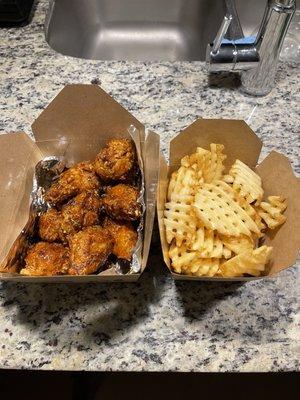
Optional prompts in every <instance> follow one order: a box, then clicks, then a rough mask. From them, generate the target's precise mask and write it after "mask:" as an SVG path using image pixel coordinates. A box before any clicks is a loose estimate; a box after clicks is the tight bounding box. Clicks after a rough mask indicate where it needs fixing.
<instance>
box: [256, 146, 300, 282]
mask: <svg viewBox="0 0 300 400" xmlns="http://www.w3.org/2000/svg"><path fill="white" fill-rule="evenodd" d="M256 171H257V173H258V174H259V175H260V177H261V178H262V182H263V188H264V196H265V199H267V197H268V196H270V195H273V196H282V197H284V198H286V201H287V209H286V211H285V212H284V215H285V216H286V217H287V219H286V222H285V223H284V224H283V225H281V226H280V227H279V228H278V229H275V230H270V229H269V230H268V231H267V235H266V239H265V244H267V245H268V246H272V247H273V251H272V256H271V262H270V270H269V275H274V274H276V273H277V272H279V271H281V270H283V269H286V268H288V267H290V266H291V265H293V264H294V263H295V262H296V260H297V256H298V253H299V248H300V181H299V179H298V178H297V177H296V176H295V174H294V171H293V169H292V166H291V163H290V161H289V159H288V158H287V157H285V156H284V155H282V154H280V153H277V152H276V151H272V152H271V153H270V154H269V155H268V156H267V157H266V158H265V159H264V160H263V161H262V162H261V163H260V164H259V165H258V167H257V168H256Z"/></svg>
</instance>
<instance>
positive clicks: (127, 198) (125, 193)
mask: <svg viewBox="0 0 300 400" xmlns="http://www.w3.org/2000/svg"><path fill="white" fill-rule="evenodd" d="M138 195H139V192H138V190H137V189H136V188H134V187H133V186H129V185H124V184H122V183H120V184H119V185H116V186H112V187H109V188H107V190H106V194H105V196H104V198H103V206H104V209H105V211H106V212H107V214H108V215H109V216H110V217H111V218H114V219H118V220H125V221H133V220H137V219H139V218H140V217H141V215H142V207H141V204H140V203H139V202H138Z"/></svg>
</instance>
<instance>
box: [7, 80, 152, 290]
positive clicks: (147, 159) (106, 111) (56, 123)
mask: <svg viewBox="0 0 300 400" xmlns="http://www.w3.org/2000/svg"><path fill="white" fill-rule="evenodd" d="M32 131H33V133H34V137H35V142H34V141H33V140H31V139H30V138H29V137H28V136H27V135H26V134H25V133H18V134H14V135H12V134H9V135H2V136H0V138H1V142H0V144H1V145H2V148H4V150H3V153H4V154H9V155H10V156H11V157H10V158H12V159H13V160H14V159H15V160H16V162H15V163H10V164H9V163H8V164H9V165H7V158H6V157H3V158H2V160H1V164H0V165H1V171H3V174H2V177H3V176H13V177H14V176H15V174H17V173H18V172H19V175H17V176H18V179H17V180H16V179H14V181H13V183H14V186H13V190H9V191H8V190H7V191H5V192H4V194H3V193H2V195H1V196H2V197H1V199H0V205H1V206H2V205H3V204H4V206H2V207H1V213H2V212H3V215H4V214H5V216H6V217H5V219H3V218H1V223H0V227H1V228H2V229H1V233H2V236H0V245H1V248H0V250H1V253H0V255H1V256H2V257H3V259H4V258H5V257H6V255H7V253H8V250H9V249H10V248H11V246H12V244H13V243H14V241H15V239H16V238H17V237H18V236H19V234H20V232H21V231H22V229H23V228H24V226H25V224H26V223H27V221H28V215H29V206H30V195H31V192H32V182H33V173H34V167H35V165H36V164H37V163H38V162H39V161H40V160H41V159H42V158H44V157H47V156H52V155H55V156H58V157H59V156H61V157H64V159H66V160H67V162H68V164H70V165H71V164H73V163H76V162H79V161H83V160H88V159H93V158H94V157H95V156H96V154H97V153H98V152H99V149H100V148H101V147H103V145H104V144H105V143H106V141H107V139H109V138H111V137H125V138H130V137H131V138H133V140H134V141H135V144H136V146H137V149H138V152H140V154H141V156H142V159H143V160H142V163H143V164H144V173H145V180H146V185H147V184H149V190H148V188H147V187H146V201H149V207H147V212H146V216H145V221H144V223H145V230H144V243H143V255H142V260H141V266H142V270H141V271H140V272H142V271H143V270H144V268H145V266H146V262H147V257H148V252H149V246H150V241H151V235H152V227H153V219H154V208H153V205H155V201H154V200H153V199H154V198H155V196H156V186H157V179H158V162H157V159H158V154H159V136H158V135H157V134H155V133H153V132H151V133H149V134H148V135H147V140H146V138H145V128H144V126H143V125H142V124H141V123H140V122H139V121H138V120H137V119H136V118H134V117H133V116H132V115H131V114H130V113H129V112H128V111H127V110H125V109H124V108H123V107H122V106H121V105H120V104H119V103H117V102H116V101H115V100H114V99H113V98H112V97H110V96H109V95H108V94H107V93H106V92H104V91H103V90H102V89H101V88H100V87H98V86H97V85H68V86H66V87H65V88H64V89H63V90H62V91H61V92H60V93H59V94H58V95H57V96H56V97H55V98H54V100H53V101H52V102H51V103H50V104H49V106H48V107H47V108H46V109H45V110H44V111H43V112H42V113H41V114H40V116H39V117H38V118H37V119H36V120H35V121H34V123H33V124H32ZM78 132H80V134H79V135H78ZM6 148H7V150H6ZM11 149H12V151H11ZM155 157H156V159H155ZM10 173H11V175H10ZM24 175H25V178H24ZM25 181H26V185H25V183H24V182H25ZM7 184H8V182H7V181H5V182H4V181H3V182H2V181H1V187H4V188H6V187H7ZM16 194H18V195H16ZM0 215H2V214H0ZM15 219H17V223H16V222H14V220H15ZM7 226H8V227H9V228H10V229H11V230H12V232H8V229H7ZM2 261H3V260H2V259H0V262H2ZM13 272H14V271H13V270H11V269H10V273H8V272H7V273H0V279H1V280H13V281H16V282H18V281H23V282H24V281H27V282H31V281H33V282H93V281H95V282H98V281H99V282H105V281H107V282H114V281H122V282H133V281H137V280H138V278H139V277H140V273H136V274H130V275H121V274H117V273H116V272H115V271H114V272H112V271H111V270H107V271H103V272H102V273H101V274H99V275H87V276H55V277H52V276H51V277H46V276H45V277H30V276H29V277H25V276H20V275H19V274H14V273H13Z"/></svg>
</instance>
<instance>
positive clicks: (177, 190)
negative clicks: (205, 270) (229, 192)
mask: <svg viewBox="0 0 300 400" xmlns="http://www.w3.org/2000/svg"><path fill="white" fill-rule="evenodd" d="M198 186H199V180H198V179H197V171H196V169H195V168H194V167H192V166H184V165H182V166H181V167H180V168H179V169H178V171H177V172H174V173H173V174H172V176H171V179H170V183H169V188H168V195H167V198H168V202H167V203H166V204H165V211H164V217H165V218H164V223H165V227H166V238H167V242H168V243H171V242H172V240H173V239H175V241H176V245H177V246H181V245H182V243H183V242H187V243H192V241H193V240H194V237H195V234H196V221H195V217H194V215H193V214H194V212H193V209H192V203H193V194H194V193H195V191H196V188H197V187H198Z"/></svg>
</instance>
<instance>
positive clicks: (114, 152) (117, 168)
mask: <svg viewBox="0 0 300 400" xmlns="http://www.w3.org/2000/svg"><path fill="white" fill-rule="evenodd" d="M135 160H136V155H135V148H134V144H133V142H132V141H131V140H129V139H111V140H109V141H108V142H107V144H106V146H105V147H104V148H103V149H102V150H101V151H100V153H99V154H98V156H97V157H96V159H95V162H94V167H95V171H96V173H97V174H98V176H99V177H100V179H101V180H103V181H105V182H107V181H117V180H118V181H124V180H127V179H128V175H129V173H130V172H131V170H132V169H133V166H134V164H135Z"/></svg>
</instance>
